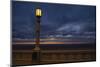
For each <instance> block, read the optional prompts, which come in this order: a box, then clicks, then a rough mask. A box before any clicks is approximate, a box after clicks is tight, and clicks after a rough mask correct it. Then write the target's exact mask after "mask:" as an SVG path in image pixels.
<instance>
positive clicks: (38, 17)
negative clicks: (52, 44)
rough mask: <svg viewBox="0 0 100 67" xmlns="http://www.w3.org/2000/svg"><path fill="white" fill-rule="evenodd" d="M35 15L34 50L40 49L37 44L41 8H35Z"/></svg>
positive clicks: (38, 42)
mask: <svg viewBox="0 0 100 67" xmlns="http://www.w3.org/2000/svg"><path fill="white" fill-rule="evenodd" d="M35 16H36V27H35V36H36V44H35V50H40V47H39V44H40V18H41V16H42V10H41V9H40V8H37V9H36V10H35Z"/></svg>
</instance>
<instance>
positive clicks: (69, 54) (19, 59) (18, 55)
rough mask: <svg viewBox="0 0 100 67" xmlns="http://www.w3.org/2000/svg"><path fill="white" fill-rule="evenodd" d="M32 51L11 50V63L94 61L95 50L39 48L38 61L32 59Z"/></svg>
mask: <svg viewBox="0 0 100 67" xmlns="http://www.w3.org/2000/svg"><path fill="white" fill-rule="evenodd" d="M33 53H34V51H27V50H20V51H19V50H16V51H13V56H12V57H13V59H12V62H13V65H30V64H46V63H47V64H48V63H62V62H80V61H95V60H96V52H95V50H61V51H60V50H41V51H40V57H39V58H40V61H39V62H36V60H35V59H32V57H33V55H32V54H33Z"/></svg>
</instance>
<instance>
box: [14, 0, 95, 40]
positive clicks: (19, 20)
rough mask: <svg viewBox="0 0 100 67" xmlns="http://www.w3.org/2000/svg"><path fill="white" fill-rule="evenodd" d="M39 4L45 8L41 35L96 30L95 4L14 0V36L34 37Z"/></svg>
mask: <svg viewBox="0 0 100 67" xmlns="http://www.w3.org/2000/svg"><path fill="white" fill-rule="evenodd" d="M38 6H39V7H41V8H42V10H43V16H42V18H41V35H47V34H48V33H49V34H50V33H52V32H55V33H59V32H63V34H68V35H71V34H73V35H74V34H78V36H80V35H81V34H82V33H83V34H84V33H85V34H84V35H86V34H88V35H89V33H90V32H93V33H95V31H96V7H95V6H87V5H69V4H49V3H36V2H19V1H13V2H12V32H13V38H34V33H35V22H36V20H35V19H36V18H35V15H34V13H35V8H36V7H38ZM86 32H87V33H86ZM70 33H71V34H70ZM71 36H72V35H71ZM93 36H95V35H93Z"/></svg>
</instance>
